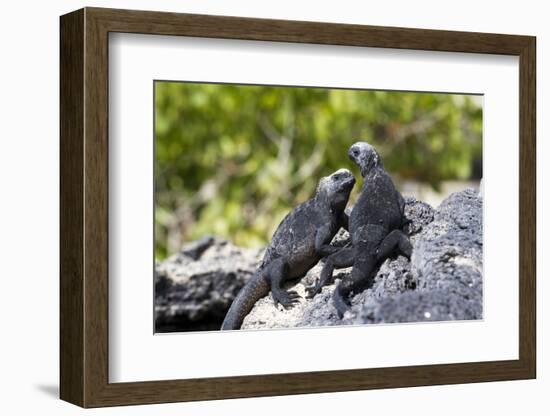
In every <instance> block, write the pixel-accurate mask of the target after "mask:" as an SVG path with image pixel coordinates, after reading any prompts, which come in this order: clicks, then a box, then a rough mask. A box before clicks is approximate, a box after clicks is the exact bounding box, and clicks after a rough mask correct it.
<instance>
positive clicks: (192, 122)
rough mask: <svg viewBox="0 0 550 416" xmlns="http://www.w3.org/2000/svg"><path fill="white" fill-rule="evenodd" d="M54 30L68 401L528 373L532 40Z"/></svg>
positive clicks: (64, 21)
mask: <svg viewBox="0 0 550 416" xmlns="http://www.w3.org/2000/svg"><path fill="white" fill-rule="evenodd" d="M60 24H61V50H60V53H61V95H60V97H61V129H60V130H61V178H60V180H61V182H60V183H61V273H60V274H61V276H60V279H61V305H60V323H61V334H60V336H61V351H60V358H61V369H60V370H61V388H60V395H61V398H62V399H64V400H67V401H69V402H71V403H75V404H77V405H80V406H83V407H99V406H111V405H123V404H145V403H162V402H175V401H189V400H210V399H222V398H235V397H255V396H266V395H283V394H299V393H316V392H335V391H349V390H360V389H374V388H396V387H408V386H420V385H435V384H452V383H469V382H482V381H498V380H514V379H527V378H534V377H535V375H536V333H535V310H536V305H535V281H536V276H535V244H536V235H535V219H536V212H535V199H536V193H535V160H536V149H535V104H536V97H535V49H536V47H535V38H534V37H530V36H518V35H500V34H486V33H467V32H451V31H435V30H422V29H404V28H390V27H375V26H361V25H344V24H328V23H315V22H296V21H282V20H268V19H251V18H240V17H226V16H205V15H189V14H176V13H160V12H146V11H129V10H114V9H99V8H85V9H82V10H78V11H75V12H72V13H70V14H67V15H65V16H62V17H61V22H60Z"/></svg>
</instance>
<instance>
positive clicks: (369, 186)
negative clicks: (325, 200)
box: [306, 142, 412, 318]
mask: <svg viewBox="0 0 550 416" xmlns="http://www.w3.org/2000/svg"><path fill="white" fill-rule="evenodd" d="M348 155H349V157H350V159H351V160H352V161H354V162H355V163H356V164H357V165H358V166H359V168H360V169H361V176H362V177H363V178H364V182H363V187H362V189H361V194H360V196H359V198H358V200H357V202H356V204H355V205H354V207H353V209H352V211H351V214H350V217H349V232H350V235H351V246H350V247H345V248H343V249H342V250H340V251H338V252H336V253H334V254H332V255H329V256H328V257H327V258H326V259H325V265H324V267H323V270H322V271H321V276H320V279H319V281H318V282H317V283H316V284H315V285H313V286H311V287H308V288H307V289H306V290H307V291H308V297H313V296H315V294H316V293H319V292H320V291H321V289H322V287H323V286H324V285H325V284H327V283H328V282H330V281H331V280H332V273H333V271H334V268H335V267H338V268H341V267H350V266H353V269H352V271H351V274H350V275H349V276H348V277H347V278H344V279H343V280H342V281H341V282H340V284H339V285H338V286H337V287H336V288H335V290H334V293H333V297H332V299H333V302H334V306H335V307H336V310H337V311H338V315H339V316H340V318H341V317H342V316H343V314H344V313H345V311H346V310H348V309H349V308H350V300H349V295H350V293H351V292H353V293H358V292H360V291H362V290H364V289H366V288H368V287H370V286H372V283H373V279H374V276H375V273H376V271H377V270H378V267H379V266H380V265H381V264H382V262H383V261H384V260H385V259H386V258H388V257H390V256H391V255H392V254H393V253H395V252H396V251H398V252H400V253H401V254H403V255H404V256H405V257H407V258H409V259H410V256H411V254H412V245H411V243H410V241H409V239H408V237H407V236H406V235H405V233H403V231H402V229H403V227H404V226H405V225H406V224H407V222H408V221H407V220H406V217H405V214H404V207H405V201H404V199H403V197H402V196H401V194H400V193H399V192H398V191H397V190H396V189H395V186H394V184H393V181H392V180H391V177H390V176H389V174H388V173H387V172H386V171H385V170H384V166H383V164H382V160H381V159H380V155H379V154H378V152H377V151H376V150H375V149H374V147H372V146H371V145H370V144H368V143H366V142H357V143H355V144H353V145H352V146H351V147H350V149H349V151H348Z"/></svg>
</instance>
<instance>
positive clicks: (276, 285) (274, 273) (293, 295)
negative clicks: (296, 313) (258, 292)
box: [264, 258, 300, 308]
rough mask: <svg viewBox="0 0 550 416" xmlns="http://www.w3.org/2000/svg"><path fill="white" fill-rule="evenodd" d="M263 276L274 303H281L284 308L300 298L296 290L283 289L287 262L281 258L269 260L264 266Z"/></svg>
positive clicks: (286, 274)
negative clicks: (269, 287) (269, 286)
mask: <svg viewBox="0 0 550 416" xmlns="http://www.w3.org/2000/svg"><path fill="white" fill-rule="evenodd" d="M264 276H265V278H266V279H267V280H268V281H269V283H270V285H271V296H272V297H273V301H274V302H275V305H277V304H281V305H282V306H283V307H284V308H290V307H292V306H293V305H294V304H296V303H298V299H300V295H299V294H298V292H296V291H294V290H290V291H287V290H285V289H283V283H284V281H285V280H286V277H287V276H288V264H287V263H286V262H285V261H284V259H283V258H278V259H276V260H274V261H273V262H271V263H270V264H269V265H268V266H267V267H266V270H265V274H264Z"/></svg>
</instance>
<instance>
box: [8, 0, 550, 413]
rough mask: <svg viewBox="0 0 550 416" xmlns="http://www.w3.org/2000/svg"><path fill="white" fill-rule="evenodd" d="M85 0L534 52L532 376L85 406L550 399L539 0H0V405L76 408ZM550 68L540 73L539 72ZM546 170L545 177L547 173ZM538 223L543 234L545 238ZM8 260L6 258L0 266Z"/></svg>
mask: <svg viewBox="0 0 550 416" xmlns="http://www.w3.org/2000/svg"><path fill="white" fill-rule="evenodd" d="M82 6H103V7H118V8H133V9H146V10H151V9H155V10H166V11H176V12H189V13H208V14H225V15H240V16H251V17H266V18H267V17H269V18H277V19H295V20H317V21H327V22H341V23H360V24H373V25H387V26H407V27H420V28H433V29H453V30H468V31H480V32H500V33H512V34H529V35H536V36H537V38H538V39H537V42H538V47H537V53H538V57H537V58H538V64H537V72H538V83H537V94H538V126H537V127H538V128H537V134H538V185H537V188H538V195H539V199H538V223H539V227H538V250H537V251H538V259H539V264H538V334H539V337H538V341H539V342H538V351H539V361H538V379H537V380H531V381H516V382H500V383H483V384H470V385H458V386H440V387H421V388H409V389H397V390H379V391H367V392H352V393H338V394H334V393H333V394H316V395H302V396H288V397H273V398H261V399H241V400H225V401H218V402H202V403H187V404H166V405H155V406H139V407H132V408H112V409H106V410H92V411H88V412H87V413H88V414H103V415H107V414H119V415H121V414H124V415H126V414H132V415H133V414H151V415H153V414H154V415H165V414H166V415H168V414H178V415H182V414H193V415H211V414H220V413H221V414H232V413H238V414H242V415H248V414H250V415H253V414H254V415H255V414H262V415H281V414H300V413H303V412H314V413H316V414H320V415H333V414H335V413H340V412H342V411H345V412H349V413H352V414H353V413H368V414H407V415H417V414H418V415H441V414H445V415H448V416H451V415H465V414H482V412H483V413H491V414H501V415H508V414H520V413H521V414H529V415H544V414H548V411H549V409H550V400H549V399H548V391H549V389H550V364H549V363H550V361H549V360H547V359H546V356H545V351H544V348H545V346H546V345H547V342H546V341H547V340H548V334H549V332H548V325H546V327H547V328H546V332H543V325H545V324H546V320H547V318H548V310H549V309H548V308H546V307H545V306H544V305H543V302H550V293H549V291H548V288H549V287H550V286H549V285H547V284H545V282H544V281H543V280H544V279H543V274H544V272H545V271H546V269H548V265H549V262H548V259H544V258H543V254H544V252H543V247H544V246H543V244H544V243H545V242H546V243H547V242H548V241H549V239H550V237H548V235H549V234H550V226H549V224H550V222H549V221H548V220H545V218H543V212H544V211H545V210H546V211H547V212H548V210H549V205H550V200H549V199H548V198H549V191H548V190H546V192H545V193H544V194H543V183H544V182H545V180H546V179H548V177H547V176H548V175H549V173H548V172H550V170H549V169H545V168H544V167H543V166H542V165H543V163H544V162H545V161H550V145H548V144H547V143H545V140H544V139H545V138H547V137H545V131H544V130H543V118H544V116H545V106H544V105H545V102H549V101H550V84H549V82H550V81H549V79H550V78H549V77H548V76H547V73H548V71H549V70H550V67H545V62H546V60H547V59H548V57H549V56H550V26H549V25H548V15H549V12H548V11H547V10H546V8H545V6H546V5H545V2H543V1H535V0H523V1H515V2H508V1H486V2H479V1H471V0H462V1H460V2H441V1H415V2H411V1H407V0H401V1H393V2H391V1H377V2H371V3H367V2H358V1H353V0H339V1H337V2H335V1H323V2H322V1H305V0H304V1H301V2H298V1H296V0H278V1H270V2H265V1H264V2H258V1H253V0H231V1H226V2H220V1H215V0H202V1H199V0H193V1H191V0H187V1H186V0H180V1H168V0H157V1H151V0H149V1H147V0H133V1H132V0H124V1H116V2H115V1H111V2H107V1H92V0H90V1H89V2H82V1H69V0H55V1H54V0H52V1H49V2H38V1H36V2H30V1H23V0H21V1H19V2H17V3H16V2H4V4H3V7H2V11H1V13H0V30H1V37H0V42H1V51H2V53H1V55H0V56H1V57H2V58H1V63H0V73H1V77H0V83H1V84H0V85H1V86H0V121H1V126H2V129H1V130H0V146H1V150H0V169H1V174H0V189H1V190H2V200H1V202H0V253H1V255H0V259H1V261H2V268H1V269H0V270H1V272H0V279H2V283H3V284H2V292H1V295H0V296H1V302H0V312H1V313H0V319H1V328H2V333H1V339H2V341H1V342H0V389H1V390H0V391H1V394H0V409H1V410H2V413H3V414H27V413H29V414H30V412H32V411H35V412H37V411H38V412H40V413H45V414H55V415H65V414H78V413H79V412H83V411H82V410H80V409H79V408H77V407H75V406H72V405H69V404H67V403H64V402H61V401H59V400H58V399H57V395H58V365H59V362H58V329H59V327H58V302H59V299H58V291H59V290H58V289H59V286H58V272H59V266H58V257H59V250H58V238H59V233H58V228H59V223H58V209H59V204H58V199H59V195H58V193H59V185H58V183H59V180H58V175H59V168H58V165H59V147H58V134H59V111H58V106H59V99H58V95H59V93H58V91H59V64H58V62H59V34H58V33H59V23H58V22H59V20H58V16H59V15H61V14H64V13H67V12H69V11H71V10H74V9H77V8H80V7H82ZM545 72H546V73H545ZM545 176H546V177H545ZM543 234H545V235H546V237H544V238H543ZM6 266H7V267H6Z"/></svg>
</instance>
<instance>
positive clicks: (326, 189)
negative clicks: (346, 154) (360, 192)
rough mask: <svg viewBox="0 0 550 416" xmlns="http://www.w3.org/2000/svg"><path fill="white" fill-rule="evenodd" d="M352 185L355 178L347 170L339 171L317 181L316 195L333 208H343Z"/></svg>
mask: <svg viewBox="0 0 550 416" xmlns="http://www.w3.org/2000/svg"><path fill="white" fill-rule="evenodd" d="M354 185H355V177H354V176H353V174H352V173H351V172H350V171H349V170H347V169H339V170H337V171H336V172H334V173H333V174H332V175H330V176H325V177H324V178H322V179H321V180H320V181H319V186H318V187H317V195H318V196H321V197H323V198H325V199H326V200H328V201H329V203H330V205H331V206H333V207H335V206H339V205H342V204H343V205H344V207H345V205H346V203H347V202H348V199H349V194H350V193H351V190H352V189H353V186H354Z"/></svg>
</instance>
